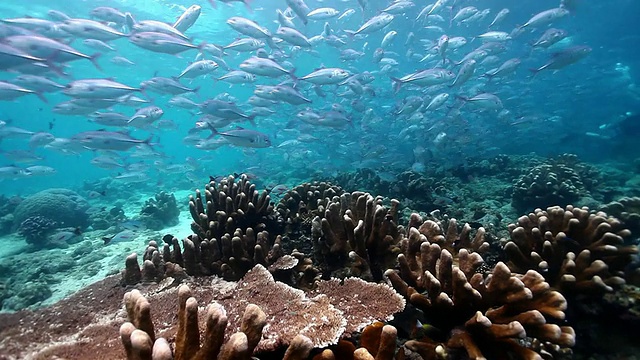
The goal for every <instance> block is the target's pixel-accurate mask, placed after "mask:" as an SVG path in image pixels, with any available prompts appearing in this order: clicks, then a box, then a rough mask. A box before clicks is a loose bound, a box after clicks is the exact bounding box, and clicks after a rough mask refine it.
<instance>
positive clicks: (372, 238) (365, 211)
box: [311, 192, 402, 281]
mask: <svg viewBox="0 0 640 360" xmlns="http://www.w3.org/2000/svg"><path fill="white" fill-rule="evenodd" d="M398 206H399V202H398V201H397V200H391V206H390V207H389V208H387V207H385V206H383V205H382V199H381V198H379V197H378V198H374V197H373V196H371V195H370V194H367V193H362V192H354V193H344V194H342V195H341V196H340V197H339V198H338V197H334V198H333V199H332V201H331V203H329V204H328V205H327V207H326V210H325V212H324V214H323V215H322V216H320V215H319V216H316V217H315V218H314V219H313V221H312V226H311V237H312V241H313V247H314V256H315V258H316V260H317V261H318V262H319V263H320V264H321V267H322V268H323V271H324V273H325V274H326V275H330V276H332V277H340V278H342V277H347V276H358V277H361V278H364V279H367V280H374V281H378V280H381V279H382V273H383V271H384V269H386V268H388V267H391V266H394V264H395V256H396V254H397V253H398V252H399V248H398V243H399V242H400V240H401V239H402V228H401V227H398V226H397V224H398Z"/></svg>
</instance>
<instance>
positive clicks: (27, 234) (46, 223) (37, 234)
mask: <svg viewBox="0 0 640 360" xmlns="http://www.w3.org/2000/svg"><path fill="white" fill-rule="evenodd" d="M57 227H58V224H57V223H56V222H55V221H53V220H51V219H49V218H47V217H44V216H31V217H28V218H26V219H25V220H24V221H22V223H20V226H19V227H18V234H20V236H22V237H24V239H25V241H26V242H27V243H28V244H33V245H36V246H43V245H46V244H47V242H48V236H49V235H50V234H51V233H52V232H53V230H55V229H56V228H57Z"/></svg>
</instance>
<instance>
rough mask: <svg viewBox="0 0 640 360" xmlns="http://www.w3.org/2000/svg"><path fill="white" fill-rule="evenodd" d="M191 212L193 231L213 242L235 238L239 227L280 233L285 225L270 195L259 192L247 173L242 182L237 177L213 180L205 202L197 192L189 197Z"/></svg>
mask: <svg viewBox="0 0 640 360" xmlns="http://www.w3.org/2000/svg"><path fill="white" fill-rule="evenodd" d="M189 211H190V212H191V217H192V218H193V223H192V224H191V229H192V230H193V231H194V232H195V233H196V234H198V236H199V237H200V238H201V239H209V240H211V239H221V238H222V236H224V235H225V234H228V235H231V234H233V233H234V232H235V230H236V229H238V228H240V229H242V230H243V231H244V230H245V229H247V228H249V227H251V228H253V229H254V230H255V231H256V232H260V231H263V230H269V231H274V232H275V233H279V230H280V228H281V222H282V220H280V219H278V217H277V213H276V212H275V211H274V209H273V206H272V205H271V204H270V197H269V194H268V193H267V192H266V191H263V192H262V193H259V192H258V191H257V190H256V186H255V185H254V184H251V182H250V181H249V179H248V178H247V176H246V175H244V174H243V175H242V176H241V177H240V179H239V180H238V181H236V179H235V177H233V176H229V177H227V178H225V179H222V180H221V181H220V182H219V183H216V182H215V181H213V180H212V181H210V182H209V183H208V184H207V185H206V187H205V191H204V199H203V198H202V193H201V192H200V190H196V196H195V197H194V196H191V197H190V198H189Z"/></svg>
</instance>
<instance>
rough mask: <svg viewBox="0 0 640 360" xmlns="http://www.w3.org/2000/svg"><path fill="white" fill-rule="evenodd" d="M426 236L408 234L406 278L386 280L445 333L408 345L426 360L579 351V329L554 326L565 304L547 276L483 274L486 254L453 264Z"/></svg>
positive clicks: (504, 270) (464, 256)
mask: <svg viewBox="0 0 640 360" xmlns="http://www.w3.org/2000/svg"><path fill="white" fill-rule="evenodd" d="M414 219H417V218H415V217H414ZM432 225H433V224H430V223H427V222H425V223H423V225H421V226H420V227H423V231H422V232H423V233H427V234H428V233H429V232H428V231H424V229H425V228H431V227H432ZM423 233H421V231H419V230H418V229H417V228H415V227H411V228H410V229H409V237H408V239H407V241H406V243H405V244H404V245H403V253H402V254H400V255H398V263H399V266H400V270H399V272H397V271H394V270H387V272H386V273H385V275H386V276H387V278H388V279H389V281H390V282H391V284H392V285H393V287H394V288H395V289H396V290H397V291H398V292H399V293H400V294H402V295H403V296H404V297H405V298H406V299H407V300H408V301H409V302H410V303H411V304H412V305H414V306H415V307H416V308H418V309H420V310H422V311H423V312H424V315H425V318H426V320H427V321H428V324H429V325H431V326H433V327H434V328H435V329H438V334H436V335H434V336H432V337H431V338H427V339H419V340H412V341H409V342H407V343H406V344H405V346H406V347H407V348H409V349H410V350H413V351H416V352H418V353H420V354H421V355H422V356H423V358H425V359H435V358H438V357H439V356H453V358H457V356H454V355H453V354H456V352H460V351H461V350H462V351H463V352H464V353H465V354H466V355H464V356H461V357H462V358H464V357H465V356H468V357H470V358H472V359H481V358H491V357H496V356H497V355H498V354H504V353H507V354H511V356H516V357H521V358H529V357H528V356H531V355H533V354H535V353H544V352H546V351H548V350H547V349H553V351H559V350H560V348H563V347H569V346H572V345H573V343H574V334H573V330H572V329H571V328H570V327H567V326H559V325H556V324H555V323H558V322H561V321H562V320H563V319H564V310H565V308H566V301H565V299H564V297H563V296H562V295H561V294H560V293H558V292H556V291H553V290H551V289H550V287H549V285H548V284H547V283H546V282H545V281H544V278H543V277H542V276H541V275H540V274H538V273H537V272H535V271H529V272H527V273H526V274H525V275H517V274H512V273H511V271H510V270H509V268H508V267H507V266H506V265H504V264H503V263H498V265H496V266H495V267H494V268H493V269H492V270H491V271H490V272H489V273H488V274H487V275H485V274H483V273H481V272H479V270H480V269H481V267H482V265H483V263H484V261H483V259H482V257H481V256H480V255H479V254H477V253H470V252H469V251H467V249H464V248H463V249H460V250H459V251H458V253H457V256H455V257H454V255H453V254H451V253H450V252H449V251H448V250H446V249H442V248H441V247H440V246H439V245H438V244H436V243H432V242H430V241H429V240H428V238H427V236H425V235H424V234H423ZM441 237H442V235H441V234H439V233H438V232H436V236H435V237H434V238H435V239H439V240H438V241H442V238H441ZM523 339H528V341H523ZM532 344H539V345H538V347H537V348H536V347H535V346H533V345H532ZM446 354H449V355H446ZM524 354H528V355H527V356H525V355H524Z"/></svg>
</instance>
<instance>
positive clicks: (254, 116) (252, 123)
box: [247, 114, 257, 126]
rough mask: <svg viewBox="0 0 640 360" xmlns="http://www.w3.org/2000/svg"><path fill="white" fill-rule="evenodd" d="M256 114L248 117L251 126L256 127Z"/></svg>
mask: <svg viewBox="0 0 640 360" xmlns="http://www.w3.org/2000/svg"><path fill="white" fill-rule="evenodd" d="M256 116H257V115H256V114H251V115H249V116H247V120H249V122H250V123H251V125H253V126H256V120H255V119H256Z"/></svg>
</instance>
